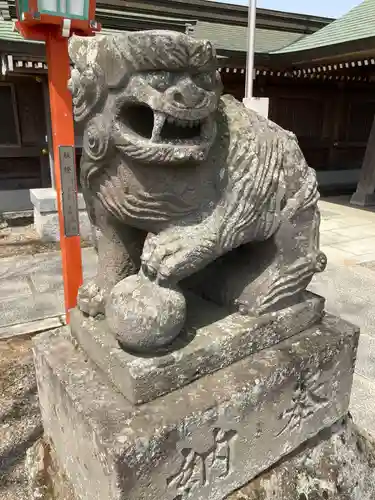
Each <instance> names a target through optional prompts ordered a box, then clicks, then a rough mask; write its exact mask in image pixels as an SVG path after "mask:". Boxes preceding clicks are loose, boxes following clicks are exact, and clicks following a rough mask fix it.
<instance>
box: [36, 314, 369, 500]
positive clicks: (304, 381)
mask: <svg viewBox="0 0 375 500" xmlns="http://www.w3.org/2000/svg"><path fill="white" fill-rule="evenodd" d="M358 336H359V332H358V330H357V329H355V328H353V327H352V326H351V325H349V324H348V323H346V322H344V321H341V320H339V319H337V318H334V317H332V316H326V317H325V318H324V319H323V320H322V321H321V322H320V323H319V324H317V325H316V326H313V327H311V328H309V329H307V330H305V331H304V332H301V333H299V334H297V335H295V336H293V337H291V338H289V339H287V340H285V341H283V342H281V343H279V344H277V345H275V346H273V347H269V348H267V349H264V350H262V351H260V352H258V353H255V354H252V355H250V356H247V357H245V358H244V359H241V360H239V361H237V362H236V363H234V364H232V365H230V366H227V367H225V368H222V369H220V370H218V371H216V372H214V373H211V374H209V375H205V376H203V377H201V378H200V379H198V380H196V381H194V382H192V383H190V384H188V385H185V386H183V387H181V388H179V389H177V390H175V391H173V392H170V393H169V394H167V395H165V396H162V397H159V398H156V399H154V400H153V401H152V402H149V403H145V404H142V405H139V406H134V405H133V404H132V403H131V402H130V401H128V400H127V399H126V398H125V397H124V396H123V395H122V394H120V393H119V392H118V391H117V390H116V389H115V388H114V386H113V385H112V384H111V382H109V380H108V378H107V377H106V375H105V374H104V372H102V371H101V370H100V369H98V368H97V367H96V365H94V364H93V363H92V362H91V361H90V360H89V359H88V358H87V356H86V355H85V354H84V352H83V351H82V350H81V349H79V348H75V347H74V345H73V343H72V341H71V337H70V331H69V328H68V327H65V328H61V329H58V330H55V331H53V332H49V333H46V334H43V335H41V336H40V337H39V338H38V339H37V340H36V343H35V349H34V355H35V366H36V373H37V381H38V388H39V398H40V405H41V410H42V416H43V422H44V427H45V433H46V438H47V439H48V441H49V442H50V443H51V446H52V447H53V449H54V450H55V451H56V456H57V459H58V462H59V466H60V467H61V469H62V470H63V471H64V473H65V474H66V477H67V478H68V479H69V481H70V483H71V485H72V487H73V490H74V492H75V494H76V496H77V499H79V500H123V499H125V498H126V499H127V500H223V499H224V498H226V497H227V496H228V495H229V494H231V493H232V492H234V491H235V490H237V489H239V488H240V487H242V486H243V485H245V484H247V483H248V482H249V481H250V480H252V479H253V478H254V477H255V476H257V475H258V474H260V473H261V472H263V471H265V470H266V469H268V468H269V467H270V466H271V465H273V464H274V463H276V462H277V461H278V460H279V459H280V458H281V457H283V456H286V455H287V454H289V453H290V452H292V451H293V450H295V449H296V448H297V447H298V446H300V445H301V444H302V443H303V442H305V441H306V440H307V439H310V438H312V437H313V436H315V435H316V434H317V433H318V432H320V431H321V430H322V429H324V428H327V427H329V426H331V425H332V424H333V423H334V422H336V421H337V420H338V419H340V418H341V417H342V416H344V415H345V414H346V413H347V409H348V405H349V398H350V391H351V385H352V377H353V370H354V363H355V354H356V349H357V342H358Z"/></svg>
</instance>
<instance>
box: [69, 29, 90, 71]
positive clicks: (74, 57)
mask: <svg viewBox="0 0 375 500" xmlns="http://www.w3.org/2000/svg"><path fill="white" fill-rule="evenodd" d="M88 46H89V38H88V37H85V36H77V35H73V36H72V37H71V39H70V40H69V56H70V59H71V61H72V62H73V64H74V65H75V66H77V68H79V69H83V68H84V67H85V66H86V65H87V52H88Z"/></svg>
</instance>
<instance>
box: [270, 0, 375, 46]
mask: <svg viewBox="0 0 375 500" xmlns="http://www.w3.org/2000/svg"><path fill="white" fill-rule="evenodd" d="M370 37H375V0H364V2H362V3H361V4H360V5H358V6H357V7H354V9H352V10H351V11H349V12H348V13H347V14H345V15H344V16H343V17H340V19H337V20H336V21H333V22H332V23H330V24H328V25H327V26H325V27H324V28H322V29H320V30H319V31H316V32H315V33H313V34H312V35H308V36H306V37H305V38H303V39H302V40H299V41H297V42H296V43H293V44H291V45H289V46H287V47H285V48H283V49H281V50H280V49H279V50H277V51H275V52H276V53H279V54H285V53H291V52H299V51H302V50H312V49H316V48H319V47H327V46H330V45H337V44H341V43H345V42H351V41H354V40H362V39H365V38H370Z"/></svg>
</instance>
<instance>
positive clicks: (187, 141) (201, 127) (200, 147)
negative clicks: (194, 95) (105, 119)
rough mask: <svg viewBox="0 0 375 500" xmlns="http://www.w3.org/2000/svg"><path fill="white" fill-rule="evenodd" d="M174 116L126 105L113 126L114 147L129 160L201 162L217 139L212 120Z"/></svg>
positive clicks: (131, 104) (208, 117) (136, 105)
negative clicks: (128, 157)
mask: <svg viewBox="0 0 375 500" xmlns="http://www.w3.org/2000/svg"><path fill="white" fill-rule="evenodd" d="M179 114H180V116H181V113H179ZM176 115H177V116H173V115H172V113H167V112H162V111H154V110H153V109H152V108H151V107H150V106H148V105H146V104H142V103H129V102H127V103H126V104H125V105H123V106H122V110H121V113H120V115H119V116H118V119H117V121H116V125H115V136H116V139H115V142H116V145H117V147H118V148H119V149H120V150H121V151H122V152H123V153H124V154H126V155H128V156H132V157H133V158H137V159H140V160H142V161H148V162H150V161H157V162H159V163H160V162H161V163H169V162H178V163H180V162H184V161H194V162H195V161H198V162H200V161H203V160H204V159H206V158H207V155H208V153H209V150H210V148H211V146H212V144H213V141H214V138H215V135H216V125H215V121H214V119H213V116H212V115H208V116H205V117H203V118H201V119H196V116H195V117H193V116H192V117H191V118H190V117H189V119H187V118H186V119H183V118H180V117H178V112H176ZM116 130H117V133H116Z"/></svg>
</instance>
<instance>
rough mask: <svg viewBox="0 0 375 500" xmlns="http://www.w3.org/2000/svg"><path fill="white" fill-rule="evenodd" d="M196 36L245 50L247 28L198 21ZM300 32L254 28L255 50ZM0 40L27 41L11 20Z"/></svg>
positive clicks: (0, 29) (0, 24)
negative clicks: (15, 29) (14, 27)
mask: <svg viewBox="0 0 375 500" xmlns="http://www.w3.org/2000/svg"><path fill="white" fill-rule="evenodd" d="M115 32H119V33H120V32H121V30H113V29H111V30H108V29H103V30H102V33H115ZM193 35H194V36H195V37H196V38H202V39H208V40H210V41H212V42H213V43H214V44H215V45H216V47H217V48H218V49H223V50H228V51H240V52H246V40H247V28H246V27H245V26H233V25H227V24H215V23H207V22H201V21H198V23H197V24H196V26H195V29H193ZM301 36H303V35H301V34H300V33H289V32H286V31H275V30H266V29H260V28H258V29H257V30H256V42H255V43H256V51H257V52H259V53H260V52H263V53H267V52H271V51H273V50H277V49H279V48H281V47H285V46H286V45H289V44H291V43H293V42H294V41H296V40H298V39H299V38H301ZM0 40H5V41H10V42H26V43H27V42H29V43H30V41H28V40H25V39H24V38H23V37H22V36H21V35H20V34H19V33H18V32H17V31H14V29H13V22H12V21H0ZM34 43H35V42H34Z"/></svg>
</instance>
